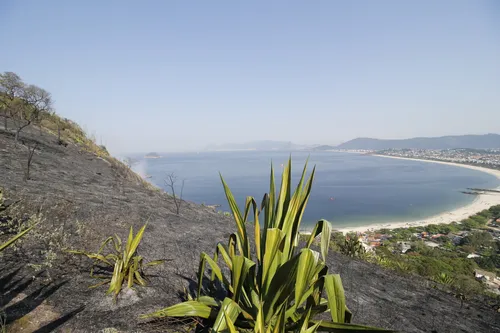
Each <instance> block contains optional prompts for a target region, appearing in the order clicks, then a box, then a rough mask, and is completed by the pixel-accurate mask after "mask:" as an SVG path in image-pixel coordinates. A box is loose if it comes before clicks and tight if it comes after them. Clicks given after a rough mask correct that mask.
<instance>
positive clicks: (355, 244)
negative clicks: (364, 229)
mask: <svg viewBox="0 0 500 333" xmlns="http://www.w3.org/2000/svg"><path fill="white" fill-rule="evenodd" d="M339 250H340V253H342V254H343V255H346V256H349V257H362V256H363V255H364V254H365V248H364V247H363V244H362V243H361V242H360V241H359V239H358V238H357V237H345V239H344V243H343V244H340V245H339Z"/></svg>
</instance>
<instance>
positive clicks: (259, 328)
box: [141, 159, 380, 333]
mask: <svg viewBox="0 0 500 333" xmlns="http://www.w3.org/2000/svg"><path fill="white" fill-rule="evenodd" d="M306 170H307V162H306V165H305V166H304V170H303V172H302V177H301V178H300V181H299V184H298V186H297V189H296V190H295V192H294V193H292V192H291V159H290V160H289V161H288V164H287V166H286V167H285V168H284V171H283V175H282V181H281V189H280V192H279V195H278V196H277V197H276V191H275V182H274V171H273V168H272V166H271V180H270V190H269V194H265V195H264V198H263V200H262V203H261V206H260V209H258V207H257V203H256V201H255V199H254V198H252V197H248V198H247V200H246V204H245V209H244V212H243V214H242V212H241V211H240V209H239V208H238V206H237V204H236V201H235V199H234V197H233V194H232V193H231V190H230V189H229V187H228V186H227V184H226V182H225V181H224V179H223V178H222V176H221V180H222V184H223V187H224V191H225V193H226V197H227V200H228V203H229V206H230V208H231V211H232V215H233V217H234V220H235V222H236V227H237V232H236V233H234V234H232V235H231V236H230V237H229V242H228V244H227V246H226V245H224V244H222V243H219V244H218V245H217V247H216V251H215V255H214V256H213V257H211V256H210V255H208V254H206V253H201V257H200V263H199V271H198V288H197V293H196V294H195V295H190V294H188V295H187V301H185V302H183V303H179V304H176V305H173V306H171V307H168V308H165V309H162V310H159V311H156V312H154V313H150V314H146V315H143V316H141V317H142V318H158V317H199V318H203V319H204V320H205V323H204V324H206V325H210V326H211V327H212V328H211V330H210V331H211V332H237V331H253V332H256V333H265V332H315V331H317V330H318V331H329V332H341V331H342V332H343V331H363V332H367V331H380V330H378V329H376V328H370V327H364V326H360V325H354V324H350V321H351V317H352V315H351V312H349V310H348V309H347V307H346V303H345V296H344V289H343V287H342V282H341V279H340V276H339V275H338V274H328V267H327V266H326V264H325V259H326V256H327V254H328V245H329V240H330V234H331V227H330V223H329V222H327V221H325V220H321V221H319V222H318V223H317V224H316V225H315V227H314V228H313V230H312V232H311V235H310V236H309V238H308V240H307V242H306V244H305V246H304V247H303V248H299V247H298V236H299V231H300V222H301V219H302V215H303V213H304V209H305V207H306V204H307V201H308V199H309V194H310V192H311V186H312V182H313V178H314V172H315V170H314V169H313V171H312V173H311V176H310V177H309V179H308V180H307V182H305V174H306ZM251 211H252V213H253V214H252V216H253V231H252V232H253V236H254V242H253V245H254V247H252V246H251V242H250V238H249V234H250V232H251V231H250V230H249V229H247V228H251V227H250V225H249V222H247V219H248V217H249V215H250V213H251ZM261 221H262V222H261ZM320 235H321V237H320V250H321V257H320V253H318V252H316V251H314V250H313V249H311V244H312V243H313V241H314V240H315V238H316V237H317V236H320ZM207 264H208V266H210V269H211V274H208V275H205V273H206V272H205V270H206V265H207ZM220 264H224V265H225V266H226V267H225V268H226V269H224V270H223V269H222V268H221V266H220ZM226 271H229V272H230V276H229V277H227V276H226V274H225V272H226ZM207 280H208V283H205V282H207ZM205 285H206V286H205ZM204 286H205V287H204ZM323 295H326V296H327V298H322V296H323ZM322 313H328V314H329V316H330V318H331V320H320V319H317V318H316V317H317V315H319V314H322Z"/></svg>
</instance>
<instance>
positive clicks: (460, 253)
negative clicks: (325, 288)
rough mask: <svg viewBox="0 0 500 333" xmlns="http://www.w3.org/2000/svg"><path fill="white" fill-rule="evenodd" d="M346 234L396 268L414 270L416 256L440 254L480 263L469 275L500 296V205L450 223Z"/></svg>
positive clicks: (365, 251) (430, 275)
mask: <svg viewBox="0 0 500 333" xmlns="http://www.w3.org/2000/svg"><path fill="white" fill-rule="evenodd" d="M346 236H347V238H349V237H350V238H354V239H356V240H357V241H358V242H359V244H360V245H361V246H362V248H363V251H362V252H364V253H368V254H372V255H374V256H375V257H379V258H381V259H382V258H383V259H382V260H381V261H380V262H379V263H382V264H383V265H385V266H388V267H390V266H391V265H392V266H393V268H395V269H402V267H403V270H411V265H413V264H414V263H415V261H414V260H415V259H417V258H419V259H420V262H422V260H424V261H423V262H425V259H428V258H432V260H434V261H435V259H436V258H440V257H441V258H447V257H450V258H451V257H453V258H454V259H453V260H464V261H466V262H467V261H470V263H471V265H477V266H476V268H474V269H473V272H474V274H473V276H470V278H471V279H475V280H476V281H478V282H481V285H482V286H483V287H484V290H486V291H487V292H489V293H491V294H495V295H500V277H499V275H500V274H498V273H499V270H498V268H499V265H498V264H499V262H498V255H497V254H496V251H497V250H498V249H497V247H498V246H499V244H500V205H498V206H494V207H491V208H490V209H489V210H484V211H482V212H480V213H477V214H474V215H472V216H470V217H469V218H467V219H464V220H462V221H458V222H452V223H450V224H429V225H425V226H416V227H402V228H396V229H379V230H368V231H364V232H359V231H358V232H355V233H348V234H347V235H346ZM457 258H461V259H457ZM379 260H380V259H379ZM446 260H448V259H443V261H446ZM434 264H435V262H434ZM424 266H425V264H424ZM427 269H428V268H426V270H427ZM417 270H418V269H417ZM440 274H441V273H440V272H438V273H432V274H429V277H430V278H431V279H435V278H436V276H437V277H439V276H441V275H440ZM424 275H427V274H424ZM451 279H452V277H450V281H451Z"/></svg>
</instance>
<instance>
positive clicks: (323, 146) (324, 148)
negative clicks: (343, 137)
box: [312, 145, 337, 150]
mask: <svg viewBox="0 0 500 333" xmlns="http://www.w3.org/2000/svg"><path fill="white" fill-rule="evenodd" d="M332 149H337V147H335V146H329V145H321V146H317V147H314V148H312V150H332Z"/></svg>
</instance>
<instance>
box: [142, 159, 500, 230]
mask: <svg viewBox="0 0 500 333" xmlns="http://www.w3.org/2000/svg"><path fill="white" fill-rule="evenodd" d="M162 155H163V158H160V159H142V160H141V162H140V163H139V165H137V166H136V167H135V169H140V170H139V171H140V172H142V173H146V174H148V175H151V176H152V177H151V178H150V179H149V181H151V182H152V183H154V184H155V185H157V186H160V187H164V182H163V179H164V178H165V175H166V174H167V173H171V172H175V173H176V174H177V176H178V177H179V179H185V187H184V198H185V199H186V200H189V201H193V202H196V203H205V204H220V205H221V207H220V208H219V209H220V210H223V211H228V210H229V208H228V206H227V204H226V199H225V195H224V192H223V189H222V185H221V182H220V178H219V172H221V173H222V175H223V176H224V179H225V180H226V182H227V183H228V184H229V186H230V187H231V190H232V191H233V194H234V195H235V197H236V199H237V200H238V202H239V203H240V204H241V205H243V204H244V201H245V197H246V196H247V195H252V196H254V197H255V198H256V199H257V201H258V202H259V203H260V200H261V199H262V196H263V194H264V193H265V192H267V191H269V172H270V163H271V160H272V161H273V163H274V166H275V172H276V174H275V176H276V179H277V181H276V183H277V184H276V186H277V187H279V181H280V180H281V178H280V172H281V164H282V163H285V162H286V161H287V158H288V156H289V153H284V152H255V151H254V152H252V151H246V152H216V153H199V154H196V153H189V154H188V153H182V154H181V153H166V154H162ZM308 156H309V165H310V168H309V169H310V170H311V169H312V167H313V165H316V177H315V181H314V186H313V190H312V193H311V197H310V199H309V203H308V205H307V208H306V211H305V214H304V219H303V227H307V224H312V223H313V222H315V221H317V220H318V219H321V218H324V219H327V220H329V221H331V222H332V224H333V225H334V226H335V227H346V226H358V225H367V224H372V223H381V222H393V221H402V220H405V221H409V220H417V219H421V218H426V217H429V216H432V215H435V214H439V213H442V212H444V211H448V210H451V209H454V208H457V207H460V206H463V205H465V204H467V203H469V202H472V200H473V199H474V197H473V196H471V195H466V194H462V193H460V192H459V191H461V190H465V189H466V188H467V187H478V188H495V187H498V186H500V181H499V180H498V179H497V178H496V177H494V176H492V175H489V174H486V173H483V172H480V171H476V170H471V169H466V168H460V167H456V166H449V165H442V164H434V163H426V162H419V161H408V160H397V159H389V158H384V157H377V156H369V155H358V154H344V153H332V152H312V153H310V152H294V153H292V157H293V179H294V181H295V182H296V181H297V180H298V178H299V177H300V172H301V171H302V167H303V163H304V162H305V160H306V158H307V157H308ZM331 198H333V200H331Z"/></svg>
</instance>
